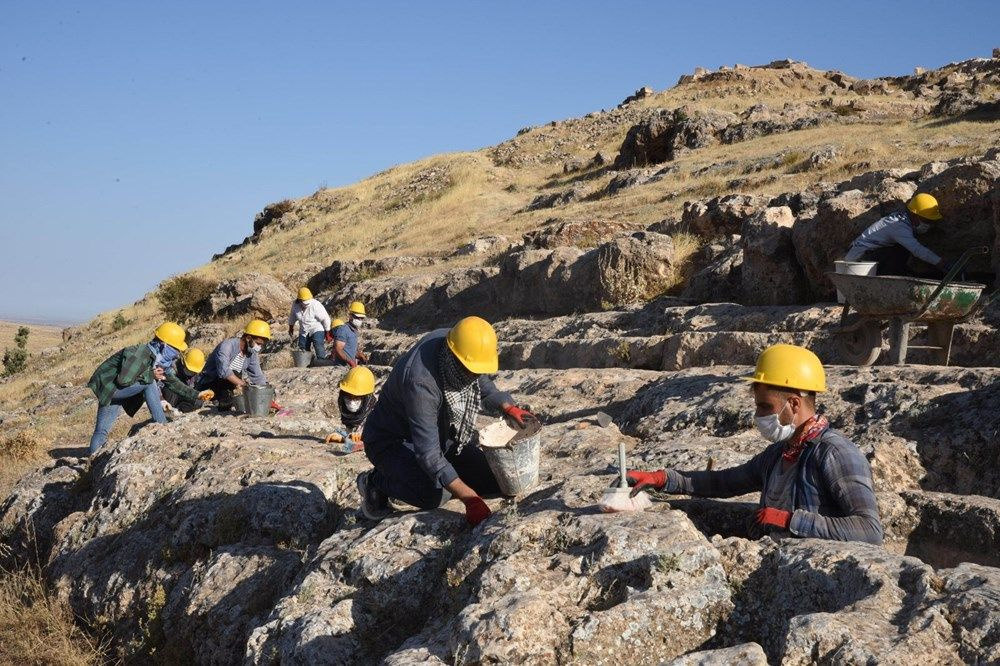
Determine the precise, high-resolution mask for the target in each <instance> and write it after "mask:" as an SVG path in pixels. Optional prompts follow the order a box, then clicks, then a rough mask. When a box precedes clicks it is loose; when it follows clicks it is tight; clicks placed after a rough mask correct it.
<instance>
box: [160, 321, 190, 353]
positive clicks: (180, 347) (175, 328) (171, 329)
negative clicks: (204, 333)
mask: <svg viewBox="0 0 1000 666" xmlns="http://www.w3.org/2000/svg"><path fill="white" fill-rule="evenodd" d="M153 335H155V336H156V338H157V339H158V340H162V341H163V342H166V343H167V344H168V345H170V346H171V347H173V348H174V349H176V350H177V351H184V350H185V349H187V348H188V346H187V343H186V342H184V338H185V335H184V329H183V328H181V325H180V324H175V323H174V322H172V321H165V322H163V323H162V324H160V325H159V326H157V327H156V330H155V331H154V332H153Z"/></svg>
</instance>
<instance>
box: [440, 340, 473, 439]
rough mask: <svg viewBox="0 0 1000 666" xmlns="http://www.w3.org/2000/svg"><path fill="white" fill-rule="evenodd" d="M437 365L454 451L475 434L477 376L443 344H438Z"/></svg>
mask: <svg viewBox="0 0 1000 666" xmlns="http://www.w3.org/2000/svg"><path fill="white" fill-rule="evenodd" d="M438 367H439V368H440V370H441V378H442V380H443V383H444V401H445V404H446V405H447V406H448V422H449V423H450V424H451V429H452V430H453V431H454V437H455V441H456V442H458V451H457V453H461V452H462V449H463V448H464V447H465V445H466V444H468V443H469V442H471V441H472V438H473V437H474V436H475V435H476V417H477V416H478V415H479V409H480V407H481V405H482V395H481V394H480V392H479V380H478V377H477V376H476V375H474V374H472V373H471V372H469V371H468V370H466V369H465V368H464V367H463V366H462V364H461V363H460V362H459V360H458V359H457V358H455V355H454V354H452V353H451V350H450V349H448V346H447V345H441V355H440V356H439V357H438Z"/></svg>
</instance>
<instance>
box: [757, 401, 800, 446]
mask: <svg viewBox="0 0 1000 666" xmlns="http://www.w3.org/2000/svg"><path fill="white" fill-rule="evenodd" d="M785 407H788V402H787V401H786V402H785ZM785 407H782V408H781V409H780V410H779V411H778V412H777V413H776V414H768V415H767V416H758V417H755V418H754V423H756V424H757V430H759V431H760V434H761V435H762V436H763V437H764V439H766V440H767V441H769V442H783V441H785V440H786V439H788V438H789V437H791V436H792V435H794V434H795V426H794V425H792V424H791V423H789V424H787V425H786V424H783V423H782V422H781V421H779V420H778V416H780V415H781V412H783V411H785Z"/></svg>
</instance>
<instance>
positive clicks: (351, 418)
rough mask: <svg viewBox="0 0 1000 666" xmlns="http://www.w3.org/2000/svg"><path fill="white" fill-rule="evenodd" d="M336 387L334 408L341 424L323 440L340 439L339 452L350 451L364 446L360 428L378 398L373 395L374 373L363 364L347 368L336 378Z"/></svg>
mask: <svg viewBox="0 0 1000 666" xmlns="http://www.w3.org/2000/svg"><path fill="white" fill-rule="evenodd" d="M339 388H340V391H339V392H338V394H337V408H338V409H339V411H340V422H341V423H342V424H343V426H344V427H343V428H338V429H337V430H335V431H334V432H333V433H331V434H330V435H328V436H327V438H326V443H327V444H332V443H342V444H344V446H343V448H342V449H341V451H342V452H344V453H354V452H355V451H360V450H361V449H363V448H364V441H363V440H362V438H361V432H362V430H364V427H365V421H367V420H368V416H369V415H370V414H371V413H372V410H373V409H375V403H376V401H377V400H378V397H377V396H376V395H375V374H374V373H373V372H372V371H371V370H369V369H368V368H366V367H364V366H363V365H359V366H357V367H354V368H351V369H350V370H348V371H347V374H346V375H344V378H343V379H342V380H340V384H339Z"/></svg>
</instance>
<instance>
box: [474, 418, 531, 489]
mask: <svg viewBox="0 0 1000 666" xmlns="http://www.w3.org/2000/svg"><path fill="white" fill-rule="evenodd" d="M541 441H542V438H541V433H540V432H536V433H535V434H534V435H531V436H530V437H525V438H524V439H520V440H517V441H513V442H510V443H509V444H507V446H484V447H482V451H483V454H484V455H485V456H486V462H487V463H489V465H490V469H491V470H493V476H495V477H496V479H497V483H498V484H499V485H500V492H502V493H503V494H504V495H507V496H509V497H513V496H514V495H520V494H521V493H523V492H525V491H528V490H531V489H532V488H534V487H535V486H537V485H538V462H539V454H540V451H541Z"/></svg>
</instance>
